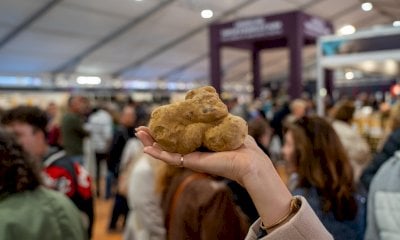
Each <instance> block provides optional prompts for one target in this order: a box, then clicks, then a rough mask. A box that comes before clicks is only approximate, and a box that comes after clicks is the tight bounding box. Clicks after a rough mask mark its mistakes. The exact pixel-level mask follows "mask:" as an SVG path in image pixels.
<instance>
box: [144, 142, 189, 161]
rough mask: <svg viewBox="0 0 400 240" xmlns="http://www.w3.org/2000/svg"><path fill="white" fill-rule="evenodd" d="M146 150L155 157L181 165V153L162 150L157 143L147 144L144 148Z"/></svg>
mask: <svg viewBox="0 0 400 240" xmlns="http://www.w3.org/2000/svg"><path fill="white" fill-rule="evenodd" d="M144 152H145V153H147V154H149V155H151V156H152V157H154V158H157V159H160V160H162V161H164V162H166V163H168V164H171V165H174V166H180V165H181V156H182V155H181V154H179V153H170V152H166V151H164V150H162V149H161V148H160V147H159V146H158V145H157V144H154V145H153V146H147V147H145V148H144Z"/></svg>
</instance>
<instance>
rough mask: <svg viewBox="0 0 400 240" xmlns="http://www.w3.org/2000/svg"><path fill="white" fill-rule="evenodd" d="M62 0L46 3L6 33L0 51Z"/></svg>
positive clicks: (0, 42) (1, 41)
mask: <svg viewBox="0 0 400 240" xmlns="http://www.w3.org/2000/svg"><path fill="white" fill-rule="evenodd" d="M61 1H62V0H51V1H49V2H47V3H46V5H44V6H43V7H42V8H40V9H39V10H37V11H36V12H34V13H33V14H32V15H31V16H29V17H28V18H27V19H25V20H24V21H23V22H22V23H21V24H19V25H18V26H16V27H15V28H14V29H13V30H12V31H11V32H10V33H8V34H7V35H6V36H4V37H3V38H2V39H1V40H0V49H1V48H3V47H4V46H5V45H6V44H7V43H9V42H10V41H11V40H12V39H14V38H15V37H16V36H18V34H20V33H21V32H22V31H24V30H25V29H27V28H28V27H29V26H31V25H32V24H33V23H34V22H35V21H36V20H37V19H39V18H40V17H42V16H43V15H44V14H46V13H47V12H48V11H50V9H52V8H53V7H54V6H56V5H57V4H58V3H59V2H61Z"/></svg>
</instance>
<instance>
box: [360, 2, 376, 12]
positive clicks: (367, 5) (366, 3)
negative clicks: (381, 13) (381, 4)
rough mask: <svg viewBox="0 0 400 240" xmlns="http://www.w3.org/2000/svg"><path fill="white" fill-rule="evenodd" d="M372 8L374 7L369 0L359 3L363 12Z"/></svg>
mask: <svg viewBox="0 0 400 240" xmlns="http://www.w3.org/2000/svg"><path fill="white" fill-rule="evenodd" d="M372 8H374V6H373V5H372V3H370V2H364V3H363V4H361V9H362V10H363V11H364V12H368V11H371V10H372Z"/></svg>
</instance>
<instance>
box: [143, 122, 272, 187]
mask: <svg viewBox="0 0 400 240" xmlns="http://www.w3.org/2000/svg"><path fill="white" fill-rule="evenodd" d="M136 136H137V137H138V138H139V139H140V140H141V142H142V143H143V145H144V152H145V153H147V154H149V155H151V156H152V157H154V158H157V159H160V160H162V161H164V162H166V163H168V164H171V165H175V166H180V165H181V157H183V167H186V168H190V169H192V170H195V171H198V172H205V173H209V174H212V175H218V176H222V177H226V178H229V179H232V180H234V181H237V182H238V183H240V184H242V185H244V182H245V180H246V179H248V178H251V177H253V176H255V175H257V174H258V171H259V170H260V169H264V170H265V169H271V168H272V169H273V166H272V163H271V161H270V159H269V158H268V156H267V155H265V154H264V152H263V151H262V150H261V149H260V148H259V147H258V146H257V144H256V142H255V141H254V139H253V138H252V137H251V136H247V137H246V139H245V141H244V144H243V145H242V146H241V147H240V148H238V149H236V150H233V151H225V152H193V153H189V154H186V155H184V156H182V155H181V154H179V153H170V152H166V151H163V150H162V149H161V147H160V146H159V145H158V144H157V143H156V142H155V140H154V139H153V138H152V136H151V134H150V131H149V129H148V128H147V127H138V128H137V129H136Z"/></svg>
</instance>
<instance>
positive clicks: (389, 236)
mask: <svg viewBox="0 0 400 240" xmlns="http://www.w3.org/2000/svg"><path fill="white" fill-rule="evenodd" d="M395 239H396V240H397V239H400V151H397V152H396V153H395V154H394V156H393V157H392V158H390V159H389V160H388V161H387V162H385V163H384V164H383V165H382V166H381V168H380V169H379V171H378V172H377V173H376V175H375V177H374V179H373V180H372V183H371V187H370V192H369V195H368V213H367V231H366V233H365V240H395Z"/></svg>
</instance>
